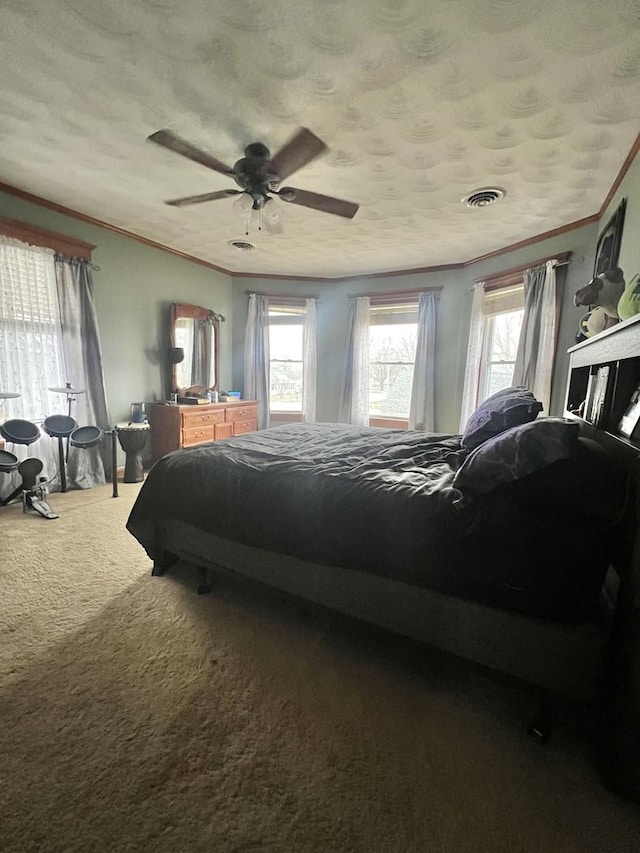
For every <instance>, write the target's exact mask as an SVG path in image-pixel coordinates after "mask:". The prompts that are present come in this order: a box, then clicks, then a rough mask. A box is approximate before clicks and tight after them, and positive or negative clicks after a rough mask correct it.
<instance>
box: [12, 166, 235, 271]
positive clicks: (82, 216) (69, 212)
mask: <svg viewBox="0 0 640 853" xmlns="http://www.w3.org/2000/svg"><path fill="white" fill-rule="evenodd" d="M0 192H4V193H7V195H13V196H16V198H21V199H23V200H24V201H28V202H31V204H37V205H39V206H40V207H46V208H48V209H49V210H55V211H56V212H57V213H63V214H64V215H65V216H70V217H71V218H72V219H79V220H80V222H86V223H87V224H88V225H95V226H96V227H97V228H104V229H105V230H106V231H112V232H113V233H114V234H119V235H120V236H121V237H128V238H129V239H130V240H136V241H137V242H138V243H142V244H143V245H144V246H149V247H150V248H152V249H160V251H162V252H168V253H169V254H170V255H175V256H176V257H178V258H181V259H182V260H183V261H191V262H192V263H194V264H200V266H203V267H208V268H209V269H212V270H216V271H217V272H223V273H225V274H226V275H231V273H230V272H229V270H226V269H225V268H224V267H219V266H217V265H216V264H212V263H211V262H210V261H205V260H203V259H202V258H197V257H195V255H188V254H187V253H186V252H181V251H179V250H178V249H172V248H171V247H170V246H165V245H164V243H157V242H156V241H155V240H150V239H149V238H148V237H142V236H141V235H140V234H135V233H134V232H133V231H127V230H126V229H125V228H119V227H118V226H117V225H111V223H110V222H104V221H103V220H102V219H96V218H95V217H94V216H89V215H88V214H87V213H81V212H80V211H79V210H73V209H72V208H70V207H65V206H64V205H63V204H58V203H57V202H55V201H49V199H47V198H42V196H39V195H34V194H33V193H29V192H27V191H26V190H21V189H20V188H19V187H14V186H12V185H11V184H5V183H2V181H0ZM94 248H95V247H94Z"/></svg>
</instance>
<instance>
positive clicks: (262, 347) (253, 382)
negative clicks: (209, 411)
mask: <svg viewBox="0 0 640 853" xmlns="http://www.w3.org/2000/svg"><path fill="white" fill-rule="evenodd" d="M269 373H270V371H269V299H268V297H266V296H262V295H261V294H258V293H252V294H250V296H249V312H248V314H247V328H246V333H245V339H244V396H245V399H247V400H257V401H258V429H265V428H266V427H268V426H269V381H270V380H269Z"/></svg>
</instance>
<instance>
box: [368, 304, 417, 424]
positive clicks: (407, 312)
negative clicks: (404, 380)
mask: <svg viewBox="0 0 640 853" xmlns="http://www.w3.org/2000/svg"><path fill="white" fill-rule="evenodd" d="M419 299H420V293H413V294H406V295H402V294H391V293H390V294H384V295H380V296H379V297H377V298H376V297H370V302H369V328H371V327H372V326H377V325H380V326H382V325H384V326H390V325H410V324H409V323H408V322H407V319H406V318H407V316H411V317H412V318H413V320H412V322H411V325H414V326H415V329H416V337H417V329H418V304H419ZM394 309H399V310H397V311H396V312H394ZM370 352H371V351H370V350H369V376H371V366H372V364H380V365H382V364H384V365H391V366H394V365H408V364H411V370H412V374H413V370H414V369H415V363H416V359H415V352H414V356H413V361H412V362H405V361H393V362H381V361H375V362H373V361H372V360H371V357H370ZM369 389H371V385H369ZM410 403H411V400H409V404H410ZM369 426H375V427H386V428H389V429H408V428H409V413H407V416H406V417H402V416H395V415H382V414H376V413H373V412H372V411H371V404H369Z"/></svg>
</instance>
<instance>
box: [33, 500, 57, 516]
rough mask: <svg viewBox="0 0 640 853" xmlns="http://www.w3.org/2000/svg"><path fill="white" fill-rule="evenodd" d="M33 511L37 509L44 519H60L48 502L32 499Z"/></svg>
mask: <svg viewBox="0 0 640 853" xmlns="http://www.w3.org/2000/svg"><path fill="white" fill-rule="evenodd" d="M31 509H35V511H36V512H39V513H40V515H41V516H42V517H43V518H60V516H59V515H56V513H55V512H54V511H53V510H52V509H51V507H50V506H49V504H48V503H47V502H46V501H41V500H39V499H38V498H31Z"/></svg>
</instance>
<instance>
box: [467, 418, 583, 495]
mask: <svg viewBox="0 0 640 853" xmlns="http://www.w3.org/2000/svg"><path fill="white" fill-rule="evenodd" d="M579 432H580V428H579V426H578V424H577V423H576V422H575V421H570V420H568V419H566V418H540V419H539V420H536V421H530V422H529V423H527V424H520V425H519V426H515V427H511V429H508V430H504V431H503V432H501V433H500V434H499V435H495V436H493V438H489V439H487V441H485V442H484V444H482V445H481V446H480V447H476V449H475V450H474V451H473V452H472V453H470V454H469V456H467V458H466V459H465V461H464V463H463V464H462V466H461V467H460V468H459V469H458V470H457V472H456V475H455V477H454V478H453V482H452V484H451V485H452V486H453V488H454V489H455V490H457V491H458V492H459V493H460V497H459V498H457V499H456V500H455V501H454V503H455V504H457V505H462V506H464V505H465V504H467V503H468V502H469V501H470V500H472V499H473V498H474V497H475V496H477V495H482V494H487V493H488V492H492V491H493V490H494V489H497V488H498V486H502V485H504V484H505V483H511V482H513V481H514V480H522V479H523V478H524V477H528V476H529V475H530V474H533V473H535V472H536V471H541V470H542V469H544V468H547V467H548V466H549V465H552V464H553V463H554V462H558V461H559V460H560V459H569V458H571V456H572V454H573V453H574V451H575V448H576V445H577V442H578V435H579Z"/></svg>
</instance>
